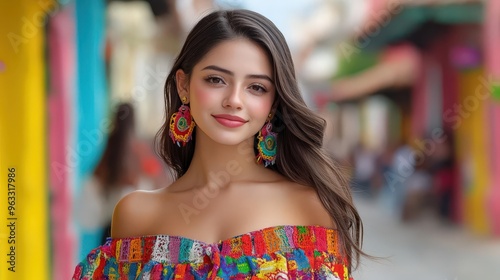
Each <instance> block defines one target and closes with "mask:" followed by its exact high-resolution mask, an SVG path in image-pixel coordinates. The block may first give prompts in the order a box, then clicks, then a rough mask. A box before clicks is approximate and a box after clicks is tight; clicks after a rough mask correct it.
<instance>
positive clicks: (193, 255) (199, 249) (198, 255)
mask: <svg viewBox="0 0 500 280" xmlns="http://www.w3.org/2000/svg"><path fill="white" fill-rule="evenodd" d="M203 253H204V250H203V246H202V244H200V243H198V242H194V243H193V246H192V247H191V250H190V251H189V261H190V262H194V263H199V262H203Z"/></svg>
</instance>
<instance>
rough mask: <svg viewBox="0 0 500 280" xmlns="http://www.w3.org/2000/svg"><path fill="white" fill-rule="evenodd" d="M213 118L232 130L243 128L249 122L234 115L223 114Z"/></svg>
mask: <svg viewBox="0 0 500 280" xmlns="http://www.w3.org/2000/svg"><path fill="white" fill-rule="evenodd" d="M212 116H213V117H214V118H215V120H216V121H218V122H219V123H220V124H222V125H223V126H226V127H231V128H234V127H239V126H242V125H244V124H245V123H246V122H247V121H245V120H244V119H242V118H240V117H238V116H233V115H226V114H221V115H212Z"/></svg>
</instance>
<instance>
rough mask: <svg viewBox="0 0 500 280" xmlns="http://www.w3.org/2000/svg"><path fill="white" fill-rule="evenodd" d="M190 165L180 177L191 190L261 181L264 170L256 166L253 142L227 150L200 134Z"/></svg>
mask: <svg viewBox="0 0 500 280" xmlns="http://www.w3.org/2000/svg"><path fill="white" fill-rule="evenodd" d="M196 138H197V139H196V145H195V151H194V155H193V159H192V161H191V165H190V166H189V169H188V170H187V172H186V174H185V175H184V176H183V177H185V178H184V179H189V181H190V183H192V184H194V185H193V186H199V187H203V186H210V185H213V184H215V185H217V186H218V187H224V186H225V185H228V184H229V183H231V182H238V181H248V180H255V179H263V178H259V176H260V177H262V175H263V174H265V173H267V172H266V171H268V170H266V169H265V168H264V166H262V165H259V164H257V163H256V159H255V153H254V147H253V146H254V142H253V139H248V140H245V141H244V142H242V143H240V144H238V145H234V146H229V145H222V144H219V143H216V142H214V141H212V139H210V138H209V137H208V136H206V135H204V134H203V133H200V134H197V136H196Z"/></svg>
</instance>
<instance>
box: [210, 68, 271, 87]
mask: <svg viewBox="0 0 500 280" xmlns="http://www.w3.org/2000/svg"><path fill="white" fill-rule="evenodd" d="M201 70H215V71H219V72H222V73H226V74H228V75H231V76H234V73H233V72H231V71H229V70H227V69H224V68H222V67H219V66H215V65H208V66H207V67H205V68H203V69H201ZM245 77H246V78H252V79H263V80H268V81H269V82H271V83H274V81H273V79H271V77H269V76H268V75H261V74H250V75H246V76H245Z"/></svg>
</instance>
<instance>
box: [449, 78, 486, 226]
mask: <svg viewBox="0 0 500 280" xmlns="http://www.w3.org/2000/svg"><path fill="white" fill-rule="evenodd" d="M483 75H484V72H483V70H482V69H477V70H469V71H466V72H462V73H460V79H459V83H460V84H459V87H458V88H459V104H457V106H458V107H455V108H456V110H455V112H456V116H455V117H456V118H455V120H456V122H455V123H454V124H455V128H456V129H457V140H459V141H457V152H458V153H459V154H458V158H459V162H460V165H461V167H462V173H461V175H462V184H461V185H462V187H463V190H462V191H463V193H464V198H465V199H464V203H465V205H464V220H465V223H466V225H467V226H468V227H470V228H471V229H472V230H473V231H474V232H477V233H479V234H488V233H489V232H490V225H489V221H488V218H487V212H486V203H485V202H486V195H487V193H488V187H489V184H490V182H489V180H490V174H489V172H490V169H489V163H490V160H489V151H488V147H489V143H488V139H489V137H488V134H487V133H488V131H487V129H486V127H485V124H486V123H488V120H487V110H488V103H489V102H490V98H491V97H490V96H488V94H487V90H488V89H487V88H485V87H484V85H483V84H482V83H481V77H483Z"/></svg>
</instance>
